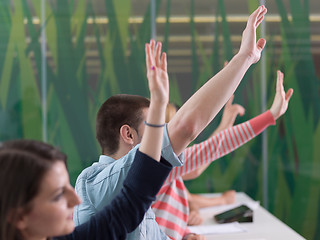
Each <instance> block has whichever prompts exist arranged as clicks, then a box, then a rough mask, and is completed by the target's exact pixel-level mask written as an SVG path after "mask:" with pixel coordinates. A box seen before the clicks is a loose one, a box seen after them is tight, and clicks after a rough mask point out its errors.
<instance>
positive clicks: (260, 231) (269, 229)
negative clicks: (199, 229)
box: [200, 192, 305, 240]
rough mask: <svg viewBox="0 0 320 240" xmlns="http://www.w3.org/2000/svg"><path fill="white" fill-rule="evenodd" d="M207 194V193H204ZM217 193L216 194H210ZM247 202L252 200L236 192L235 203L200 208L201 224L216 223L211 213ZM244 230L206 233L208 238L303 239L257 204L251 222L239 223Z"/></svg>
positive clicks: (217, 239)
mask: <svg viewBox="0 0 320 240" xmlns="http://www.w3.org/2000/svg"><path fill="white" fill-rule="evenodd" d="M206 195H207V194H206ZM212 195H217V194H210V196H212ZM247 202H254V201H253V200H252V199H251V198H250V197H249V196H248V195H246V194H245V193H242V192H240V193H237V195H236V204H234V205H232V206H231V205H229V206H227V207H226V206H218V207H210V208H203V209H200V214H201V216H203V218H204V223H203V225H212V224H218V223H217V222H216V221H215V220H214V219H213V215H215V214H217V213H220V212H223V211H225V210H226V209H227V208H228V209H230V208H231V207H235V206H236V205H241V204H243V203H244V204H245V203H247ZM240 224H241V227H243V228H244V229H245V230H246V232H241V233H228V234H213V235H206V237H207V239H208V240H211V239H212V240H213V239H214V240H222V239H228V240H239V239H246V240H302V239H305V238H303V237H302V236H300V235H299V234H298V233H296V232H295V231H294V230H292V229H291V228H290V227H288V226H287V225H286V224H284V223H283V222H281V221H280V220H279V219H277V218H276V217H275V216H273V215H272V214H271V213H269V212H268V211H267V210H266V209H264V208H263V207H261V206H259V207H257V208H256V209H255V210H254V212H253V223H240Z"/></svg>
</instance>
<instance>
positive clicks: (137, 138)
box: [133, 108, 149, 146]
mask: <svg viewBox="0 0 320 240" xmlns="http://www.w3.org/2000/svg"><path fill="white" fill-rule="evenodd" d="M148 110H149V108H144V109H143V110H142V119H143V120H142V121H141V123H140V124H139V126H138V129H137V130H138V131H133V132H134V146H136V145H137V144H139V143H141V140H142V136H143V133H144V128H145V125H144V121H145V120H146V119H147V115H148Z"/></svg>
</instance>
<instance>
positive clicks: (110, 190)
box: [73, 127, 183, 240]
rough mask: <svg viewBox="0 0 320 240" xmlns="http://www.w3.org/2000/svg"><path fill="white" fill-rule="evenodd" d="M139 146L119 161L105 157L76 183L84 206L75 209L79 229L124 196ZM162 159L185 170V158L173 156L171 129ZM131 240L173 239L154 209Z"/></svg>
mask: <svg viewBox="0 0 320 240" xmlns="http://www.w3.org/2000/svg"><path fill="white" fill-rule="evenodd" d="M138 147H139V145H137V146H135V147H134V148H133V149H132V150H131V151H130V152H129V153H128V154H127V155H125V156H123V157H122V158H120V159H118V160H115V159H113V158H111V157H108V156H105V155H101V156H100V159H99V162H97V163H94V164H93V165H92V166H90V167H88V168H86V169H84V170H83V171H82V173H81V174H80V175H79V177H78V179H77V181H76V186H75V189H76V192H77V194H78V195H79V196H80V197H81V199H82V203H81V204H80V205H78V206H76V207H75V211H74V216H73V220H74V222H75V224H76V225H79V224H81V223H84V222H86V221H87V220H89V218H90V217H91V216H92V215H94V214H95V213H97V211H99V210H101V209H102V208H103V207H104V206H105V205H107V204H109V203H110V202H111V201H112V199H113V198H114V197H115V196H116V195H117V194H118V193H119V192H120V190H121V188H122V185H123V181H124V179H125V178H126V176H127V174H128V171H129V169H130V167H131V164H132V162H133V160H134V156H135V153H136V150H137V148H138ZM161 154H162V156H163V157H164V158H165V159H166V160H167V161H168V162H170V163H171V164H172V166H181V165H182V164H183V162H182V160H180V159H182V156H180V158H178V157H177V156H176V154H175V153H174V152H173V149H172V147H171V143H170V140H169V137H168V133H167V128H166V127H165V128H164V137H163V143H162V152H161ZM127 239H130V240H131V239H132V240H137V239H141V240H144V239H145V240H150V239H152V240H153V239H154V240H157V239H166V240H167V239H169V238H168V237H167V236H166V235H165V234H164V233H163V232H162V231H161V230H160V228H159V226H158V224H157V222H156V221H155V215H154V213H153V211H152V210H151V208H149V210H148V211H147V212H146V214H145V216H144V219H143V220H142V222H141V223H140V225H139V226H138V228H137V229H136V230H134V231H133V232H132V233H130V234H128V237H127Z"/></svg>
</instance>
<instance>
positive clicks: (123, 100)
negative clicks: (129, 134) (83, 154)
mask: <svg viewBox="0 0 320 240" xmlns="http://www.w3.org/2000/svg"><path fill="white" fill-rule="evenodd" d="M149 104H150V101H149V100H148V99H147V98H145V97H141V96H137V95H127V94H118V95H114V96H112V97H110V98H109V99H107V100H106V101H105V102H104V103H103V104H102V106H101V107H100V109H99V111H98V114H97V122H96V137H97V140H98V142H99V144H100V146H101V149H102V153H103V154H108V155H111V154H114V153H116V152H117V151H118V149H119V137H120V128H121V126H123V125H125V124H127V125H129V126H130V127H132V128H134V129H135V130H136V131H137V129H138V126H139V124H140V123H141V122H142V121H143V115H142V113H143V109H144V108H148V107H149Z"/></svg>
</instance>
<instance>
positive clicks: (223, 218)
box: [214, 205, 253, 223]
mask: <svg viewBox="0 0 320 240" xmlns="http://www.w3.org/2000/svg"><path fill="white" fill-rule="evenodd" d="M214 218H215V220H216V221H217V222H218V223H229V222H253V211H252V209H250V208H248V207H247V206H246V205H241V206H239V207H236V208H233V209H230V210H228V211H225V212H223V213H220V214H217V215H215V216H214Z"/></svg>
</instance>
